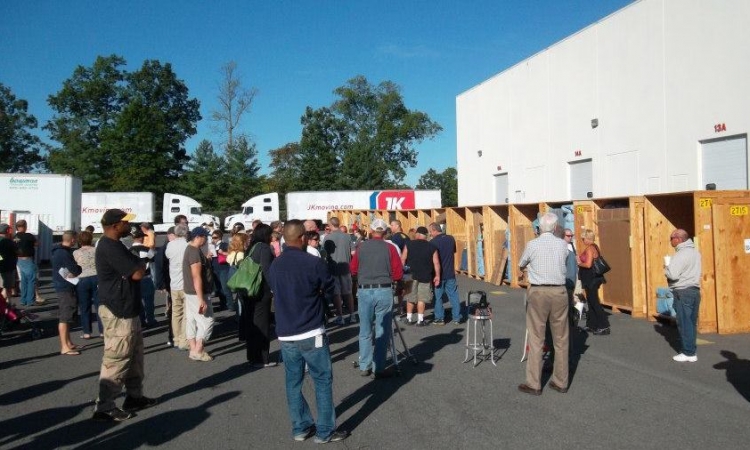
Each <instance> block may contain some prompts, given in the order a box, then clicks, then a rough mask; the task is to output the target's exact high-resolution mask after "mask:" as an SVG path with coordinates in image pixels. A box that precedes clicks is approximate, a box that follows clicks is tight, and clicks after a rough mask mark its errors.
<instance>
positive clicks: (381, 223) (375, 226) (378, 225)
mask: <svg viewBox="0 0 750 450" xmlns="http://www.w3.org/2000/svg"><path fill="white" fill-rule="evenodd" d="M370 229H371V230H372V231H385V230H387V229H388V224H387V223H385V220H383V219H375V220H373V221H372V223H371V224H370Z"/></svg>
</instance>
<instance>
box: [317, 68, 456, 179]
mask: <svg viewBox="0 0 750 450" xmlns="http://www.w3.org/2000/svg"><path fill="white" fill-rule="evenodd" d="M334 93H335V94H336V95H338V96H339V97H340V98H339V99H338V100H337V101H336V102H334V104H333V106H332V108H331V109H332V111H333V113H334V114H335V115H336V117H337V118H338V120H339V121H340V122H341V123H342V125H343V130H344V133H345V138H344V139H343V141H344V146H345V151H344V154H343V155H342V157H341V163H342V167H341V171H342V175H343V177H342V179H343V182H344V183H345V184H346V185H347V186H344V187H348V188H352V189H355V188H356V189H383V188H390V187H394V186H397V185H399V184H400V183H401V182H402V181H403V179H404V178H405V176H406V168H408V167H416V165H417V154H418V152H417V150H416V148H415V145H416V144H418V143H420V142H422V141H424V140H425V139H431V138H433V137H434V136H436V135H437V134H438V133H439V132H440V131H442V127H441V126H440V125H439V124H437V123H436V122H433V121H432V120H431V119H430V118H429V116H428V115H427V114H425V113H423V112H420V111H412V110H409V109H408V108H407V107H406V105H405V104H404V101H403V97H402V95H401V90H400V88H399V86H398V85H396V84H395V83H392V82H390V81H384V82H381V83H380V84H379V85H377V86H373V85H371V84H370V83H369V82H368V81H367V79H366V78H365V77H364V76H361V75H360V76H357V77H355V78H352V79H351V80H349V81H348V82H347V84H346V85H345V86H342V87H339V88H337V89H336V90H335V91H334Z"/></svg>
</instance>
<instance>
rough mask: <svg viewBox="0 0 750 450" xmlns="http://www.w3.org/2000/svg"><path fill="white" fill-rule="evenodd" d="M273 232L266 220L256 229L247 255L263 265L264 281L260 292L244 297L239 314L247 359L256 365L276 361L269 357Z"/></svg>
mask: <svg viewBox="0 0 750 450" xmlns="http://www.w3.org/2000/svg"><path fill="white" fill-rule="evenodd" d="M272 232H273V229H271V227H270V226H268V225H266V224H260V225H258V226H257V227H255V230H253V237H252V242H251V243H250V248H253V247H255V248H254V249H253V251H252V253H250V254H249V255H248V256H249V257H250V258H252V260H253V261H255V262H256V263H258V264H260V266H261V268H262V269H263V284H262V287H261V290H260V294H258V295H257V296H253V297H245V298H244V299H243V300H244V302H245V305H244V307H243V308H242V316H241V317H240V320H241V321H242V322H243V324H244V329H245V331H246V338H247V360H248V362H249V363H250V364H252V365H253V367H256V368H260V367H271V366H275V365H276V362H271V361H269V359H268V352H269V348H270V346H271V338H270V334H271V286H270V285H269V284H268V282H267V280H268V270H269V269H270V268H271V263H272V262H273V259H274V254H273V249H272V248H271V245H270V244H271V233H272ZM255 244H257V245H255Z"/></svg>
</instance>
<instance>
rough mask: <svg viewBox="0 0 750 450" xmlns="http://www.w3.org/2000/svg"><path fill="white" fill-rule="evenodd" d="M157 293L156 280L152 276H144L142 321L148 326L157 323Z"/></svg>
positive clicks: (142, 285)
mask: <svg viewBox="0 0 750 450" xmlns="http://www.w3.org/2000/svg"><path fill="white" fill-rule="evenodd" d="M155 293H156V286H154V280H153V279H151V277H150V276H149V277H144V278H142V279H141V297H142V298H143V311H141V323H143V324H145V325H148V326H152V325H156V318H155V317H154V295H155Z"/></svg>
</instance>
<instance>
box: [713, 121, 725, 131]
mask: <svg viewBox="0 0 750 450" xmlns="http://www.w3.org/2000/svg"><path fill="white" fill-rule="evenodd" d="M722 131H727V124H725V123H717V124H716V125H714V133H721V132H722Z"/></svg>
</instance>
